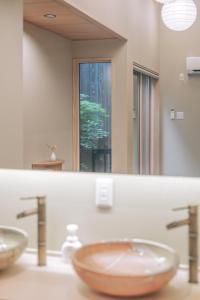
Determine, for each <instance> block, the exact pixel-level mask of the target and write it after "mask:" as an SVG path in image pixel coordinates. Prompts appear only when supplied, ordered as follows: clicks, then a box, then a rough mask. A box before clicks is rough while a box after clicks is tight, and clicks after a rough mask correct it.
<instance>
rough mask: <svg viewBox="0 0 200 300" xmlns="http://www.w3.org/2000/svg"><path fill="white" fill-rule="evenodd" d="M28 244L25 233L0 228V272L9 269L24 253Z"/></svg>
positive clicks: (10, 228) (8, 228)
mask: <svg viewBox="0 0 200 300" xmlns="http://www.w3.org/2000/svg"><path fill="white" fill-rule="evenodd" d="M27 244H28V236H27V234H26V232H24V231H22V230H20V229H17V228H13V227H5V226H0V270H4V269H7V268H8V267H10V266H11V265H12V264H13V263H14V262H15V261H16V260H17V259H18V258H19V257H20V255H21V254H22V253H23V252H24V250H25V248H26V246H27Z"/></svg>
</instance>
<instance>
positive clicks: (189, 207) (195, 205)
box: [172, 204, 199, 211]
mask: <svg viewBox="0 0 200 300" xmlns="http://www.w3.org/2000/svg"><path fill="white" fill-rule="evenodd" d="M198 207H199V205H198V204H192V205H188V206H183V207H177V208H173V209H172V210H173V211H180V210H191V209H197V208H198Z"/></svg>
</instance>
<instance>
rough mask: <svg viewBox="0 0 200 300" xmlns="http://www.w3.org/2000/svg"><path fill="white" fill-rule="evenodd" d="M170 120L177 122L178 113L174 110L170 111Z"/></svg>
mask: <svg viewBox="0 0 200 300" xmlns="http://www.w3.org/2000/svg"><path fill="white" fill-rule="evenodd" d="M170 119H171V120H175V119H176V112H175V110H174V109H171V110H170Z"/></svg>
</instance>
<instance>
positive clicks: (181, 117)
mask: <svg viewBox="0 0 200 300" xmlns="http://www.w3.org/2000/svg"><path fill="white" fill-rule="evenodd" d="M176 120H184V112H183V111H177V112H176Z"/></svg>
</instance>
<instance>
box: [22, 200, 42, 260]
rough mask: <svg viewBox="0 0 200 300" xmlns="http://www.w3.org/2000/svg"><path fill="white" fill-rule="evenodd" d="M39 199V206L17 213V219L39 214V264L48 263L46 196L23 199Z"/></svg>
mask: <svg viewBox="0 0 200 300" xmlns="http://www.w3.org/2000/svg"><path fill="white" fill-rule="evenodd" d="M34 199H36V200H37V208H34V209H32V210H28V211H23V212H22V213H19V214H18V215H17V219H21V218H25V217H28V216H32V215H38V226H37V227H38V265H39V266H45V265H46V197H45V196H37V197H27V198H21V200H34Z"/></svg>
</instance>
